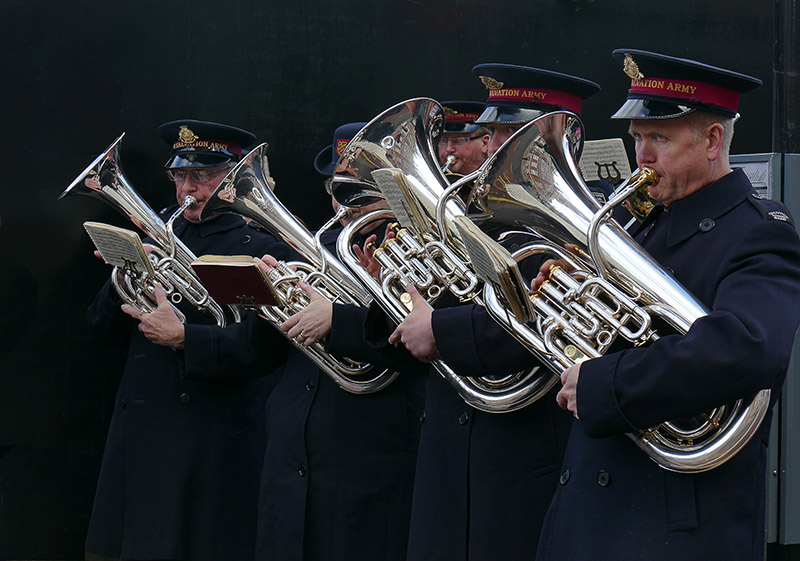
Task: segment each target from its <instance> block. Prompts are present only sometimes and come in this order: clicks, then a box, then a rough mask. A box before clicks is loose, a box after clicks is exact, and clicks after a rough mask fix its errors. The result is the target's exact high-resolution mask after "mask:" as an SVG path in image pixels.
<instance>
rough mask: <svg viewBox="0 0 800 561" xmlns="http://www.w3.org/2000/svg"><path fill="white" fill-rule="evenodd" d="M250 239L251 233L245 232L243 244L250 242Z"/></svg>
mask: <svg viewBox="0 0 800 561" xmlns="http://www.w3.org/2000/svg"><path fill="white" fill-rule="evenodd" d="M250 239H251V238H250V234H245V235H244V236H242V244H248V243H250Z"/></svg>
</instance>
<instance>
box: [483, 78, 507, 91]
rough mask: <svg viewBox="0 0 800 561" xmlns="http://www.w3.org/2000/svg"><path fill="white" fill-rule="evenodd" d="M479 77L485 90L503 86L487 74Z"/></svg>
mask: <svg viewBox="0 0 800 561" xmlns="http://www.w3.org/2000/svg"><path fill="white" fill-rule="evenodd" d="M480 78H481V82H483V85H484V86H486V89H487V90H499V89H500V88H502V87H503V82H500V81H498V80H495V79H494V78H490V77H489V76H481V77H480Z"/></svg>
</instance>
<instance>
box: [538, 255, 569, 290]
mask: <svg viewBox="0 0 800 561" xmlns="http://www.w3.org/2000/svg"><path fill="white" fill-rule="evenodd" d="M553 267H561V268H562V269H564V270H566V271H571V270H572V267H571V266H570V265H569V264H568V263H567V262H566V261H564V260H562V259H548V260H547V261H545V262H544V263H542V266H541V267H540V268H539V274H538V275H536V278H534V279H533V280H532V281H531V289H530V290H529V291H528V294H530V295H533V294H534V293H535V292H536V291H537V290H539V287H540V286H542V284H543V283H544V281H546V280H547V278H548V277H549V276H550V269H552V268H553Z"/></svg>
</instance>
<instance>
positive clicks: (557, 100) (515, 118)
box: [472, 63, 600, 125]
mask: <svg viewBox="0 0 800 561" xmlns="http://www.w3.org/2000/svg"><path fill="white" fill-rule="evenodd" d="M472 73H473V74H474V75H475V76H477V77H478V78H480V80H481V82H483V85H484V86H486V89H488V90H489V99H488V100H487V102H486V109H485V110H484V111H483V113H482V114H481V116H480V117H479V118H478V119H477V120H476V121H475V122H476V123H478V124H481V125H490V124H495V125H520V124H524V123H527V122H529V121H531V120H533V119H535V118H536V117H538V116H539V115H542V114H543V113H548V112H550V111H557V110H559V109H565V110H567V111H572V112H574V113H577V114H578V115H580V113H581V104H582V102H583V100H584V99H586V98H587V97H589V96H591V95H593V94H595V93H597V92H598V91H600V86H599V85H597V84H596V83H594V82H592V81H591V80H585V79H584V78H578V77H577V76H570V75H569V74H563V73H561V72H554V71H552V70H544V69H542V68H532V67H530V66H519V65H516V64H500V63H486V64H478V65H476V66H475V67H473V69H472Z"/></svg>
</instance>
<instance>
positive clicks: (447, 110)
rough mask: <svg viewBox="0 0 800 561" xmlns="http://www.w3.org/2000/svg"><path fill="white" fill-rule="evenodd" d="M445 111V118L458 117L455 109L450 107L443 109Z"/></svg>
mask: <svg viewBox="0 0 800 561" xmlns="http://www.w3.org/2000/svg"><path fill="white" fill-rule="evenodd" d="M442 109H444V116H445V117H455V116H456V115H458V111H456V110H455V109H450V108H449V107H442Z"/></svg>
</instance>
